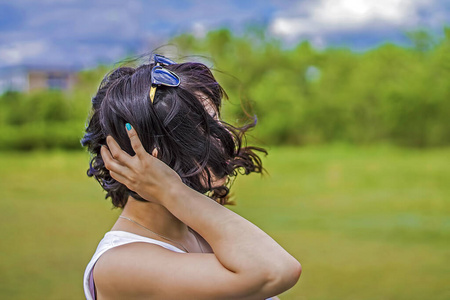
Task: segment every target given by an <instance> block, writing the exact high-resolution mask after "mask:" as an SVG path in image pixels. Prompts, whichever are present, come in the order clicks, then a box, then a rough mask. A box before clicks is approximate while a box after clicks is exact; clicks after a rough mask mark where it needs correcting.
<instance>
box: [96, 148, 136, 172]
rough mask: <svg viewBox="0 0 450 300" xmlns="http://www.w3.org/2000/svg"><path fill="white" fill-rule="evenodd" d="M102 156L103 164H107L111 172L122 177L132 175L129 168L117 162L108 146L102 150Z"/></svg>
mask: <svg viewBox="0 0 450 300" xmlns="http://www.w3.org/2000/svg"><path fill="white" fill-rule="evenodd" d="M100 154H101V155H102V159H103V163H104V164H105V168H106V169H108V170H109V171H114V172H116V173H119V174H121V175H122V176H126V175H127V174H128V173H130V170H129V168H128V167H125V166H123V165H121V164H120V163H119V162H118V161H117V160H115V159H114V158H113V157H112V155H111V152H110V151H109V150H108V148H106V146H102V147H101V149H100Z"/></svg>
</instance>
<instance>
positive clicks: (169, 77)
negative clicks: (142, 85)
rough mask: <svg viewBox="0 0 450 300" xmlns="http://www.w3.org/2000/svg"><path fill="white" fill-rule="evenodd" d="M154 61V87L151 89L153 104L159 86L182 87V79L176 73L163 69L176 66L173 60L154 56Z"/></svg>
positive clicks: (157, 55)
mask: <svg viewBox="0 0 450 300" xmlns="http://www.w3.org/2000/svg"><path fill="white" fill-rule="evenodd" d="M153 61H154V62H155V66H154V67H153V69H152V73H151V76H152V86H151V88H150V93H149V95H150V100H151V101H152V103H153V100H154V99H155V93H156V88H157V87H158V86H161V85H164V86H169V87H177V86H179V85H180V82H181V80H180V77H178V75H177V74H175V73H174V72H172V71H170V70H167V69H166V68H163V66H170V65H174V64H176V63H175V62H174V61H173V60H171V59H168V58H167V57H165V56H162V55H159V54H154V55H153Z"/></svg>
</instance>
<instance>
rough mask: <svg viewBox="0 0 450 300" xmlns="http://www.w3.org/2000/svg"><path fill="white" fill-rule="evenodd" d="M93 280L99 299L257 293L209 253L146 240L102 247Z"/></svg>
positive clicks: (240, 296)
mask: <svg viewBox="0 0 450 300" xmlns="http://www.w3.org/2000/svg"><path fill="white" fill-rule="evenodd" d="M94 281H95V285H96V289H97V295H98V298H99V300H101V299H142V298H145V299H197V300H201V299H254V298H253V297H251V298H248V297H250V295H253V296H254V295H255V292H256V293H258V292H257V290H255V288H254V283H253V282H242V281H241V280H238V277H237V276H236V274H235V273H233V272H230V271H229V270H227V269H226V268H224V267H223V266H222V264H221V263H220V262H219V261H218V260H217V258H216V256H215V255H214V254H212V253H207V254H200V253H190V254H185V253H176V252H173V251H170V250H167V249H165V248H163V247H160V246H158V245H153V244H148V243H131V244H127V245H123V246H119V247H116V248H113V249H110V250H108V251H106V252H105V253H104V254H103V255H102V256H101V257H100V258H99V260H98V262H97V264H96V265H95V268H94ZM259 288H262V287H259ZM261 299H262V298H261Z"/></svg>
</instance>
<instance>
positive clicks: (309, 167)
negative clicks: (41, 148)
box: [0, 146, 450, 300]
mask: <svg viewBox="0 0 450 300" xmlns="http://www.w3.org/2000/svg"><path fill="white" fill-rule="evenodd" d="M269 153H270V154H269V156H268V157H267V158H265V159H264V162H265V163H266V165H265V166H266V168H267V170H268V171H269V174H268V175H266V176H264V177H263V178H261V177H259V176H257V175H254V176H250V177H248V178H244V177H243V178H240V179H238V180H237V181H236V183H235V186H234V188H233V190H234V192H233V193H234V195H235V200H236V202H237V206H235V207H232V209H233V210H235V211H236V212H238V213H240V214H241V215H243V216H245V217H246V218H248V219H250V220H251V221H253V222H254V223H256V224H257V225H259V226H260V227H261V228H263V229H264V230H265V231H267V232H268V233H269V234H270V235H272V236H273V237H274V238H275V239H276V240H277V241H278V242H279V243H280V244H282V245H283V246H285V248H286V249H287V250H288V251H289V252H291V253H292V254H293V255H294V256H295V257H296V258H298V260H299V261H300V262H301V263H302V266H303V274H302V276H301V278H300V281H299V283H298V284H297V285H296V286H295V287H294V288H293V289H291V290H290V291H288V292H286V293H285V294H283V295H281V296H280V298H281V299H283V300H284V299H311V300H312V299H383V300H384V299H396V300H398V299H408V300H412V299H421V300H423V299H433V300H439V299H450V288H449V282H450V264H449V262H450V247H449V246H450V242H449V241H450V163H449V158H450V149H437V150H426V151H420V150H405V149H397V148H392V147H382V146H377V147H367V148H361V147H358V148H356V147H348V146H327V147H307V148H274V149H269ZM87 163H88V156H87V154H85V153H82V152H50V153H43V152H35V153H0V173H1V180H0V193H1V197H0V224H1V233H0V237H1V239H0V241H1V242H0V274H1V275H0V276H1V277H0V298H1V299H83V291H82V275H83V271H84V268H85V266H86V264H87V262H88V261H89V259H90V257H91V255H92V254H93V252H94V250H95V248H96V246H97V243H98V241H99V240H100V239H101V238H102V236H103V234H104V232H106V231H107V230H109V228H110V226H111V225H112V224H113V222H114V220H115V217H116V216H117V214H118V213H119V211H118V210H111V207H112V206H111V204H110V203H109V202H108V201H105V200H103V198H104V195H103V193H102V192H101V189H100V187H99V186H98V184H97V183H96V182H94V180H93V179H91V178H87V176H86V175H85V172H86V169H87Z"/></svg>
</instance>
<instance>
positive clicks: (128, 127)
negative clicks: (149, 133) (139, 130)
mask: <svg viewBox="0 0 450 300" xmlns="http://www.w3.org/2000/svg"><path fill="white" fill-rule="evenodd" d="M125 127H126V128H127V130H128V131H130V130H131V125H130V123H127V124H125Z"/></svg>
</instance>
